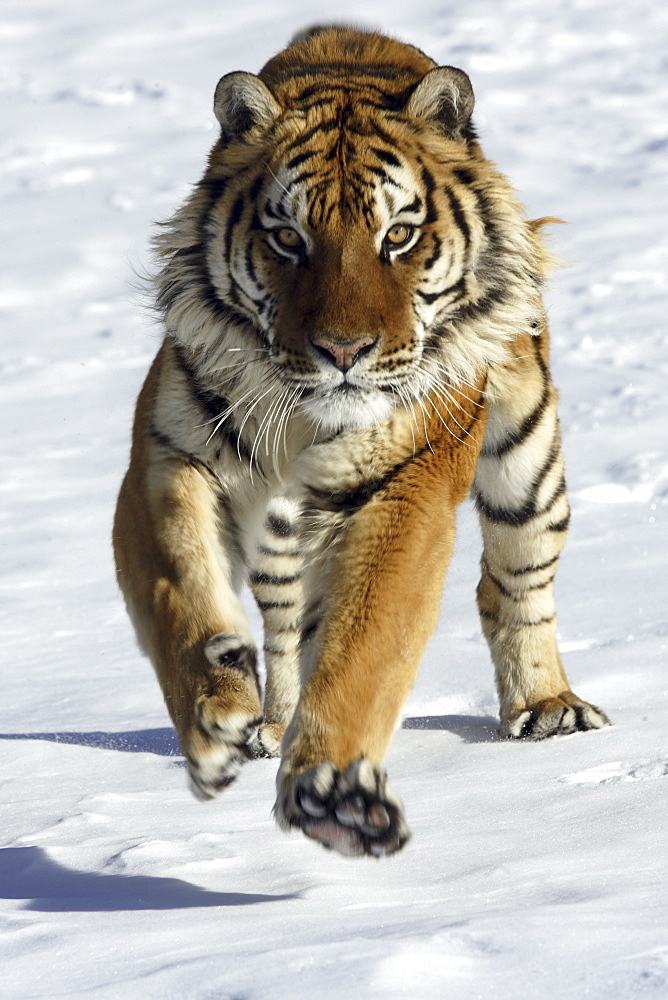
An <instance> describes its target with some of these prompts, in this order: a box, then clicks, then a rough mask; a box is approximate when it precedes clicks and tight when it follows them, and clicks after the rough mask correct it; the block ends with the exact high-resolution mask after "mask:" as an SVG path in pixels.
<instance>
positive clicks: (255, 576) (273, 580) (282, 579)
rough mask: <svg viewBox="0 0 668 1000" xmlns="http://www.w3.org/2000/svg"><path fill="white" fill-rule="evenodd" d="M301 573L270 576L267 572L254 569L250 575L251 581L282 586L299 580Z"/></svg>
mask: <svg viewBox="0 0 668 1000" xmlns="http://www.w3.org/2000/svg"><path fill="white" fill-rule="evenodd" d="M301 578H302V574H301V573H295V574H294V576H271V575H270V574H269V573H262V572H260V571H259V570H256V571H254V572H252V573H251V575H250V582H251V583H270V584H272V586H276V587H283V586H285V585H286V584H289V583H297V581H298V580H301Z"/></svg>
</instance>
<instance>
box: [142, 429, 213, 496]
mask: <svg viewBox="0 0 668 1000" xmlns="http://www.w3.org/2000/svg"><path fill="white" fill-rule="evenodd" d="M149 434H150V435H151V437H152V438H153V440H154V441H155V442H156V443H157V444H159V445H160V446H161V447H163V448H167V450H168V451H173V452H174V454H176V455H178V456H179V457H180V458H182V459H183V461H184V462H185V463H186V464H187V465H192V466H193V467H195V468H198V469H200V470H204V472H206V473H207V475H209V476H210V477H211V479H212V480H213V481H214V483H215V484H216V486H219V482H218V477H217V476H216V474H215V472H214V471H213V469H210V468H209V466H208V465H207V464H206V462H203V461H202V460H201V458H197V456H196V455H191V454H190V452H189V451H184V450H183V448H179V446H178V445H177V444H175V443H174V442H173V441H172V439H171V438H170V437H168V436H167V434H163V432H162V431H159V430H158V429H157V427H155V426H154V425H153V424H151V426H150V428H149Z"/></svg>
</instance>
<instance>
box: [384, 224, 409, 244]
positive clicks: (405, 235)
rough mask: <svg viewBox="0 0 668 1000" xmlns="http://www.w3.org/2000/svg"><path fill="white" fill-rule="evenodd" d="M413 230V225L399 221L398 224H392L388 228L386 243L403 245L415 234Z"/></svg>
mask: <svg viewBox="0 0 668 1000" xmlns="http://www.w3.org/2000/svg"><path fill="white" fill-rule="evenodd" d="M413 231H414V230H413V227H412V226H404V225H403V224H402V223H400V222H399V223H397V225H396V226H391V227H390V228H389V229H388V231H387V233H386V234H385V243H386V244H388V245H389V246H391V247H402V246H404V244H405V243H408V241H409V240H410V238H411V236H412V235H413Z"/></svg>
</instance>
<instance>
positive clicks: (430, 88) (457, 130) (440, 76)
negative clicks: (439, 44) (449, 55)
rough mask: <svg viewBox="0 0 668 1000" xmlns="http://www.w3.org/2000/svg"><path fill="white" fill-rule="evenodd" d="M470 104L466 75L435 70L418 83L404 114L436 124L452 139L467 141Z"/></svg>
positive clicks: (446, 69)
mask: <svg viewBox="0 0 668 1000" xmlns="http://www.w3.org/2000/svg"><path fill="white" fill-rule="evenodd" d="M474 103H475V99H474V97H473V88H472V86H471V81H470V80H469V78H468V76H467V75H466V73H465V72H464V71H463V70H461V69H455V67H454V66H437V67H436V68H435V69H430V70H429V72H428V73H427V74H426V75H425V76H424V77H423V78H422V80H420V82H419V83H418V85H417V87H416V88H415V90H414V91H413V93H412V94H411V96H410V98H409V100H408V104H407V105H406V108H405V110H406V112H407V113H408V114H409V115H410V116H411V117H412V118H422V119H426V120H427V121H435V122H438V123H439V124H440V125H441V126H442V127H443V128H444V129H445V130H446V131H447V133H448V135H450V136H452V138H454V139H468V138H469V137H470V135H471V129H470V121H471V115H472V114H473V105H474Z"/></svg>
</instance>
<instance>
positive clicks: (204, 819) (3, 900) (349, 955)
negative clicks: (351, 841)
mask: <svg viewBox="0 0 668 1000" xmlns="http://www.w3.org/2000/svg"><path fill="white" fill-rule="evenodd" d="M361 11H363V17H362V19H363V21H364V22H365V23H367V24H371V25H375V26H379V27H382V28H383V29H384V30H386V31H388V32H390V33H394V34H396V35H397V36H399V37H402V38H404V39H406V40H407V41H411V42H413V43H415V44H417V45H419V46H421V47H423V48H424V49H425V50H427V51H428V52H429V53H430V55H432V56H433V57H434V58H436V59H438V60H439V61H440V62H442V63H451V64H454V65H457V66H461V67H462V68H463V69H465V70H466V71H467V72H468V73H469V74H470V75H471V77H472V79H473V83H474V87H475V90H476V94H477V111H476V121H477V124H478V127H479V130H480V133H481V137H482V140H483V145H484V148H485V150H486V152H487V155H489V156H491V157H492V158H493V159H495V160H496V161H497V162H498V163H499V165H500V166H501V168H502V169H503V170H504V172H505V173H507V174H508V175H509V176H510V177H511V178H512V180H513V182H514V183H515V185H516V187H517V188H518V190H519V192H520V194H521V197H522V198H523V199H524V201H525V203H526V204H527V206H528V210H529V212H530V213H531V214H532V215H535V216H541V215H556V216H559V217H561V218H563V219H565V220H567V222H568V225H566V226H562V227H555V229H554V236H553V246H554V249H555V250H556V251H557V252H558V253H559V254H560V255H561V256H562V257H563V258H564V259H565V260H566V262H567V263H568V265H569V266H568V268H566V269H563V270H560V271H559V272H558V273H557V274H556V275H555V278H554V282H553V287H552V291H551V295H550V309H551V318H552V329H553V336H554V374H555V378H556V381H557V384H558V385H559V386H560V389H561V417H562V421H563V430H564V446H565V455H566V463H567V470H568V482H569V489H570V495H571V500H572V504H573V521H572V529H571V533H570V540H569V543H568V545H567V548H566V550H565V554H564V557H563V559H562V565H561V569H560V573H559V577H558V608H559V615H560V619H559V620H560V630H561V631H560V638H561V648H562V650H563V652H564V654H565V660H566V666H567V670H568V673H569V676H570V679H571V681H572V684H573V687H574V689H575V690H576V691H577V692H578V694H580V695H581V696H582V697H584V698H587V699H591V700H593V701H594V702H595V703H597V704H600V705H601V706H602V707H603V708H604V709H605V711H606V712H608V713H609V715H610V716H611V718H612V720H613V722H614V726H613V727H612V728H609V729H605V730H601V731H600V732H592V733H587V734H576V735H573V736H568V737H564V738H557V739H553V740H548V741H546V742H544V743H539V744H523V743H512V742H504V741H500V740H499V739H498V737H497V735H496V701H495V695H494V690H493V683H492V670H491V666H490V664H489V657H488V654H487V651H486V648H485V645H484V642H483V640H482V638H481V634H480V629H479V626H478V623H477V619H476V615H475V610H474V601H473V591H474V587H475V582H476V576H477V561H478V553H479V538H478V533H477V528H476V525H475V518H474V516H473V514H472V512H471V510H470V509H468V508H467V509H465V510H464V511H463V512H462V516H461V518H460V533H459V540H458V546H457V550H456V553H455V557H454V560H453V563H452V566H451V570H450V574H449V578H448V583H447V586H446V594H445V600H444V604H443V614H442V619H441V623H440V625H439V628H438V630H437V634H436V636H435V637H434V639H433V641H432V643H431V644H430V646H429V649H428V652H427V655H426V657H425V660H424V664H423V668H422V672H421V675H420V678H419V681H418V683H417V685H416V688H415V690H414V692H413V694H412V696H411V698H410V701H409V703H408V706H407V713H406V719H405V722H404V726H403V729H402V730H401V731H399V732H398V733H397V735H396V738H395V740H394V743H393V745H392V748H391V751H390V754H389V756H388V760H387V766H388V772H389V775H390V781H391V782H392V785H393V787H394V788H396V790H397V792H398V793H399V794H400V795H401V797H402V798H403V800H404V803H405V806H406V812H407V816H408V820H409V822H410V825H411V828H412V830H413V840H412V841H411V843H410V844H409V846H408V847H407V848H406V849H405V851H404V852H402V853H401V854H400V855H397V856H396V857H394V858H391V859H389V860H385V861H382V862H376V861H369V860H363V861H358V860H349V859H345V858H341V857H338V856H334V855H332V854H330V853H326V852H325V851H323V850H322V848H320V847H319V846H317V845H315V844H312V843H309V842H308V841H306V839H305V838H304V837H302V836H300V835H297V834H294V835H291V836H286V835H284V834H282V833H280V832H279V831H278V830H277V828H276V827H275V824H274V822H273V820H272V819H271V816H270V808H271V804H272V801H273V784H274V775H275V771H276V766H277V765H276V762H275V761H257V762H253V763H251V764H249V765H248V766H247V767H246V768H245V769H244V770H243V772H242V774H241V775H240V777H239V779H238V781H237V782H236V784H235V785H234V786H232V787H231V788H230V789H229V790H227V791H225V793H224V794H223V795H222V796H221V797H220V798H219V799H217V800H216V801H215V802H213V803H210V804H208V805H203V804H201V803H199V802H196V801H195V800H194V799H193V798H192V797H191V796H190V793H189V792H188V791H187V788H186V783H185V774H184V769H183V766H182V760H181V757H180V755H179V749H178V745H177V743H176V739H175V737H174V734H173V730H172V729H171V727H170V725H169V720H168V717H167V715H166V712H165V709H164V707H163V705H162V699H161V697H160V693H159V690H158V686H157V683H156V681H155V679H154V677H153V673H152V671H151V668H150V666H149V664H148V663H147V662H146V661H145V660H143V659H142V658H141V657H140V654H139V653H138V651H137V649H136V646H135V643H134V639H133V636H132V632H131V628H130V624H129V622H128V620H127V618H126V614H125V610H124V608H123V605H122V601H121V599H120V596H119V594H118V592H117V589H116V585H115V581H114V575H113V569H112V561H111V554H110V544H109V534H110V522H111V517H112V510H113V504H114V500H115V495H116V492H117V490H118V486H119V483H120V479H121V476H122V474H123V471H124V468H125V465H126V460H127V454H128V444H129V427H130V421H131V413H132V407H133V403H134V398H135V396H136V393H137V390H138V388H139V385H140V383H141V380H142V378H143V376H144V373H145V371H146V369H147V367H148V364H149V361H150V358H151V357H152V355H153V354H154V353H155V350H156V349H157V346H158V343H159V339H160V331H159V329H158V328H157V327H156V325H155V323H154V321H153V319H152V317H151V316H150V314H149V313H148V312H147V310H146V309H145V307H143V306H142V296H141V292H140V290H139V289H140V286H141V284H142V280H141V275H142V273H143V272H144V271H145V270H146V269H147V268H148V267H149V257H148V252H147V244H148V238H149V236H150V234H151V231H152V224H153V222H154V221H155V220H159V219H163V218H165V217H167V216H168V215H169V214H170V213H171V212H172V211H173V209H174V208H175V207H176V205H177V204H178V203H179V202H180V201H181V200H182V199H183V197H184V196H185V194H186V193H187V191H188V190H189V188H190V185H191V184H192V183H193V182H195V181H196V180H197V178H198V176H199V174H200V172H201V170H202V167H203V163H204V157H205V154H206V152H207V150H208V148H209V146H210V145H211V143H212V141H213V138H214V135H215V133H214V124H213V114H212V111H211V100H212V93H213V89H214V86H215V83H216V81H217V79H218V77H219V76H220V75H221V74H222V73H224V72H228V71H230V70H234V69H245V70H251V71H253V70H257V69H259V67H260V66H261V65H262V64H263V62H264V61H265V60H266V59H267V58H268V57H269V56H270V55H271V54H272V53H274V52H275V51H277V50H279V49H280V48H282V47H283V45H284V44H285V43H286V42H287V40H288V39H289V37H290V36H291V34H292V33H293V32H294V31H296V30H297V29H298V28H301V27H303V26H304V25H306V24H309V23H313V22H317V21H323V20H330V19H338V20H345V19H348V20H353V21H359V20H360V17H361V14H360V12H361ZM0 43H1V44H2V47H3V50H4V51H3V55H2V58H1V59H0V67H1V68H0V87H1V88H2V91H3V95H4V102H3V104H4V108H3V113H4V129H3V135H2V139H1V146H2V148H1V152H2V158H1V162H0V198H1V199H2V200H1V217H2V226H3V231H4V232H3V239H2V244H1V252H2V254H3V258H4V259H3V267H2V271H1V273H0V308H1V311H2V318H3V339H2V354H1V370H0V377H1V380H2V392H1V394H0V420H1V422H2V427H3V435H2V448H3V455H2V479H1V489H2V498H3V506H2V514H1V520H0V531H1V545H2V556H3V558H2V564H3V566H2V579H1V586H2V595H3V600H2V604H1V606H0V628H1V631H2V653H3V663H2V668H1V672H0V678H1V684H2V689H1V690H2V695H1V698H0V739H1V740H2V749H3V751H4V752H3V758H2V759H3V764H2V771H1V777H0V784H1V786H2V792H1V797H2V798H1V801H2V807H3V819H2V827H1V838H2V841H1V848H0V926H1V927H2V934H1V935H0V968H1V969H2V985H1V986H0V993H1V994H2V997H3V998H8V1000H37V998H47V1000H52V998H63V997H66V998H68V1000H75V998H84V997H85V998H86V1000H120V998H128V997H130V998H135V997H136V998H142V1000H154V998H155V1000H176V998H179V1000H264V998H268V997H271V998H272V1000H288V998H293V997H294V996H295V995H298V996H303V997H307V998H318V1000H340V998H344V997H345V998H349V997H365V998H370V1000H373V998H376V997H378V998H381V997H382V998H383V1000H394V998H401V997H411V998H413V997H419V998H420V1000H441V998H443V997H451V998H453V1000H475V998H485V1000H487V998H492V997H497V996H498V997H503V998H504V1000H520V998H521V1000H525V998H527V997H530V998H532V1000H535V998H555V997H559V998H561V997H567V998H571V997H573V998H580V997H585V996H586V997H588V998H590V1000H630V998H634V997H642V998H645V997H668V930H667V927H668V912H667V911H668V905H667V904H668V891H667V889H668V879H667V877H666V875H667V871H666V869H667V858H668V852H667V847H668V845H667V843H666V840H667V836H666V832H667V830H668V821H667V819H666V817H667V815H668V808H667V806H668V795H667V791H668V748H667V746H666V732H667V731H668V678H667V676H666V659H667V657H666V646H667V644H668V620H667V612H666V609H667V608H668V574H667V573H666V536H667V532H666V513H667V506H668V450H667V442H666V430H667V427H668V402H667V398H666V390H665V386H666V376H667V375H668V350H667V348H666V323H665V317H666V303H665V291H666V257H667V244H666V232H667V231H668V219H667V218H666V215H667V212H666V177H667V175H668V158H667V156H666V153H667V151H668V127H667V124H666V123H667V121H668V114H667V98H668V62H667V61H666V52H667V51H668V8H667V7H666V5H665V4H662V3H660V2H659V0H634V2H633V4H627V3H623V2H621V0H553V2H551V3H550V4H540V3H537V2H536V0H467V2H466V3H461V4H457V5H455V4H452V3H444V2H435V0H412V2H411V3H410V4H405V3H399V2H398V0H383V2H382V3H381V2H378V0H370V2H367V3H365V4H364V5H363V7H360V5H359V4H358V3H356V2H352V0H337V3H333V2H331V0H326V2H321V3H316V2H315V0H311V2H307V0H282V2H281V3H280V5H279V4H271V3H269V2H261V0H246V2H244V3H241V4H239V3H232V2H231V0H219V2H217V3H213V2H209V0H190V2H188V3H186V4H183V3H177V2H175V0H161V2H159V3H158V2H157V0H115V2H114V3H111V4H101V3H90V2H89V0H48V2H38V0H21V2H19V0H6V2H5V3H4V4H3V10H2V14H1V15H0ZM253 621H254V622H255V623H256V624H257V623H258V617H257V615H254V617H253Z"/></svg>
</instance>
